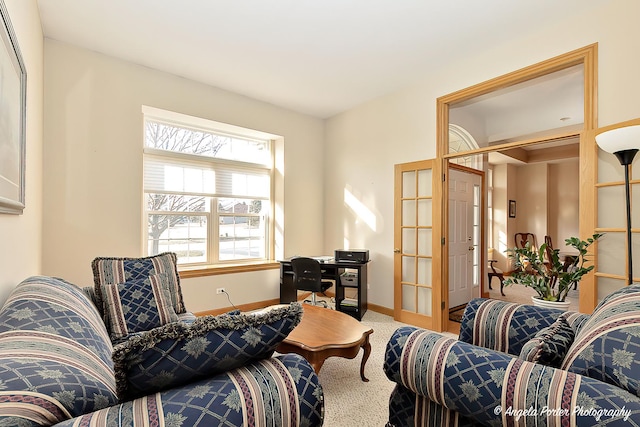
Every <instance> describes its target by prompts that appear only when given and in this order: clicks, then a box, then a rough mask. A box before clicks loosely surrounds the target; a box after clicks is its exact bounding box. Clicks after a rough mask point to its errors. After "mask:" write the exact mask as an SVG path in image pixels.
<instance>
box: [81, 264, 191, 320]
mask: <svg viewBox="0 0 640 427" xmlns="http://www.w3.org/2000/svg"><path fill="white" fill-rule="evenodd" d="M177 265H178V257H177V256H176V254H174V253H172V252H165V253H162V254H159V255H154V256H150V257H145V258H106V257H102V258H96V259H94V260H93V261H92V262H91V268H92V269H93V282H94V285H95V289H96V297H97V299H98V301H97V306H98V308H99V309H100V310H102V309H103V306H104V303H103V302H102V295H101V289H100V288H101V287H102V286H103V285H115V284H119V283H125V282H129V281H131V280H137V279H146V278H147V277H149V276H151V275H154V274H162V273H165V274H166V275H167V286H168V288H169V293H170V294H171V303H172V305H173V309H174V311H175V312H176V314H182V313H184V312H185V311H186V310H185V307H184V302H183V299H182V289H181V288H180V276H179V275H178V266H177ZM102 314H103V316H104V312H103V313H102ZM105 320H106V319H105Z"/></svg>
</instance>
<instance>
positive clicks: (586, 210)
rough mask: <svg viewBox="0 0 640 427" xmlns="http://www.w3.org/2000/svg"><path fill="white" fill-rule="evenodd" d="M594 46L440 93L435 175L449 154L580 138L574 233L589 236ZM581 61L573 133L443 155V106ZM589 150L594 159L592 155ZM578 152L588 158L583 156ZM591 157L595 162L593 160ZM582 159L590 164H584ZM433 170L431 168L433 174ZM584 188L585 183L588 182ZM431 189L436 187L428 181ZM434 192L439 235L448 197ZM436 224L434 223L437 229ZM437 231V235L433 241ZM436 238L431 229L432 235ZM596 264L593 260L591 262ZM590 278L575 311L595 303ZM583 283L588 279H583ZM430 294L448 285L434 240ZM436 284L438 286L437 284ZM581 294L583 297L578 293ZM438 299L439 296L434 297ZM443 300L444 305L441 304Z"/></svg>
mask: <svg viewBox="0 0 640 427" xmlns="http://www.w3.org/2000/svg"><path fill="white" fill-rule="evenodd" d="M597 60H598V44H597V43H594V44H591V45H588V46H585V47H582V48H579V49H576V50H573V51H571V52H568V53H565V54H562V55H558V56H556V57H554V58H551V59H548V60H546V61H542V62H539V63H537V64H533V65H531V66H528V67H524V68H521V69H519V70H516V71H513V72H511V73H507V74H504V75H502V76H499V77H496V78H493V79H490V80H487V81H485V82H482V83H478V84H476V85H473V86H470V87H467V88H465V89H461V90H458V91H456V92H453V93H450V94H448V95H444V96H441V97H439V98H438V99H437V101H436V138H437V142H436V161H435V162H434V164H435V165H439V166H440V170H438V172H439V173H443V172H444V173H445V174H446V169H447V168H446V164H447V163H448V159H449V158H454V157H459V156H461V155H470V154H480V153H488V152H493V151H498V149H507V148H518V147H522V146H525V145H530V144H535V143H538V142H542V141H545V142H547V141H554V140H563V139H567V138H573V137H580V155H581V160H580V174H581V187H580V212H581V215H580V236H582V237H583V238H584V236H585V235H588V236H590V235H591V234H593V231H594V230H595V226H596V218H595V216H596V214H595V210H596V207H597V205H596V198H595V186H594V184H595V179H596V178H595V177H597V175H596V174H597V147H596V146H595V138H593V137H585V132H587V131H589V130H593V129H595V128H596V127H597V118H598V115H597V105H598V103H597V101H598V99H597V93H598V78H597V77H598V75H597V70H598V63H597ZM580 64H582V65H583V67H584V124H583V126H582V129H580V130H574V131H568V132H567V131H565V132H559V133H557V134H554V135H547V136H545V137H543V138H537V139H529V140H525V141H519V142H510V143H504V144H496V145H495V146H489V147H483V148H479V149H476V150H471V151H467V152H460V153H451V154H449V153H448V145H449V134H448V128H449V107H450V106H451V105H454V104H456V103H460V102H464V101H468V100H470V99H473V98H476V97H478V96H481V95H486V94H488V93H491V92H494V91H497V90H500V89H504V88H507V87H510V86H513V85H516V84H518V83H523V82H525V81H528V80H532V79H535V78H538V77H541V76H545V75H547V74H551V73H554V72H556V71H560V70H563V69H566V68H569V67H572V66H575V65H580ZM593 153H595V157H593ZM583 154H584V155H586V156H587V157H588V158H584V157H583ZM594 161H595V165H594V163H593V162H594ZM587 162H588V163H589V164H590V165H589V166H586V165H587ZM435 172H436V168H435V167H434V176H436V174H435ZM588 184H589V185H590V187H589V185H588ZM434 187H436V186H435V185H434ZM439 187H440V188H439V189H438V190H437V191H436V189H435V188H434V197H433V206H434V212H436V213H437V214H439V215H441V217H440V221H439V222H436V215H434V223H433V225H434V230H441V235H447V234H448V223H447V214H446V201H447V200H448V198H449V191H448V187H447V185H443V184H442V183H441V185H440V186H439ZM438 225H440V227H438ZM441 235H438V236H437V238H438V241H439V240H440V237H441ZM433 238H434V240H436V235H435V232H434V236H433ZM436 256H437V257H438V258H440V263H441V265H439V266H437V265H435V261H436V259H435V258H436ZM596 262H597V260H596ZM590 276H591V283H590V284H589V283H587V286H585V287H582V289H585V288H586V289H585V292H580V310H581V311H584V310H588V309H589V307H590V310H588V311H584V312H591V311H592V310H593V308H594V307H595V301H596V300H597V298H596V294H597V289H596V286H595V283H594V281H593V275H590ZM485 279H486V278H485V277H484V275H483V281H482V286H483V288H484V280H485ZM587 282H589V280H587ZM433 283H434V286H433V297H434V300H435V299H436V298H442V300H443V301H446V300H447V299H448V294H449V283H448V256H447V248H446V246H445V247H441V248H438V250H437V251H436V244H435V243H434V269H433ZM438 284H439V286H438ZM583 294H584V296H583ZM438 300H440V299H438ZM447 306H448V303H446V304H445V307H447ZM434 309H437V310H436V311H434V313H433V316H434V325H433V326H434V328H435V329H436V330H438V331H441V330H443V329H446V328H447V325H448V323H449V320H448V313H447V312H446V310H441V309H440V307H435V304H434Z"/></svg>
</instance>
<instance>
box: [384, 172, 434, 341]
mask: <svg viewBox="0 0 640 427" xmlns="http://www.w3.org/2000/svg"><path fill="white" fill-rule="evenodd" d="M437 166H438V164H437V163H436V162H435V161H433V160H423V161H418V162H411V163H403V164H399V165H396V166H395V190H394V191H395V197H394V199H395V207H394V211H395V212H394V222H395V224H394V318H395V319H396V320H398V321H400V322H404V323H409V324H412V325H417V326H421V327H425V328H431V329H439V328H441V317H442V316H441V313H442V307H441V301H442V295H441V287H440V286H436V287H435V289H434V286H433V278H434V277H439V274H440V249H439V245H437V244H435V242H439V241H440V239H441V236H440V234H441V231H440V227H435V228H434V227H433V225H434V224H435V223H438V222H439V221H440V215H439V214H435V215H434V212H436V213H437V212H439V209H440V206H441V203H440V201H439V200H440V199H439V196H440V194H441V190H440V188H439V186H441V182H440V181H438V180H434V176H440V172H439V170H440V168H439V167H437ZM434 182H436V183H437V184H438V185H439V186H438V185H435V186H434Z"/></svg>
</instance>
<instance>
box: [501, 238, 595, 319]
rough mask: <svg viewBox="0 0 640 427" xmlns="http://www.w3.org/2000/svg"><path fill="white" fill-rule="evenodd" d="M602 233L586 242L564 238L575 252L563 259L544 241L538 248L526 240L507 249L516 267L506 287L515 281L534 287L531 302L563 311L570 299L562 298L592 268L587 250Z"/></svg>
mask: <svg viewBox="0 0 640 427" xmlns="http://www.w3.org/2000/svg"><path fill="white" fill-rule="evenodd" d="M602 236H603V234H601V233H596V234H594V235H593V236H592V237H590V238H588V239H587V240H586V241H584V240H580V239H579V238H577V237H570V238H568V239H566V240H565V243H566V245H567V246H568V247H571V248H573V249H575V250H576V251H577V255H570V256H567V257H565V259H564V260H563V261H561V260H560V250H559V249H553V248H550V247H548V246H547V244H546V243H545V244H543V245H542V246H540V248H539V249H536V248H534V247H532V246H531V245H530V244H529V243H527V244H526V245H525V247H524V248H511V249H507V253H508V254H509V258H510V259H512V260H513V261H514V262H515V269H516V270H515V272H514V273H512V274H511V276H510V277H509V278H507V279H506V280H505V281H504V284H505V285H506V286H508V285H512V284H514V283H517V284H520V285H523V286H527V287H529V288H532V289H533V290H535V291H536V293H537V294H538V295H537V296H534V297H532V301H533V304H534V305H539V306H545V307H549V306H555V308H561V309H565V310H566V309H567V308H568V307H569V302H568V301H565V298H566V297H567V294H568V293H569V289H570V288H571V286H573V285H574V284H575V283H578V282H579V281H580V279H582V276H584V275H585V274H587V273H589V272H590V271H591V270H593V268H594V266H593V265H589V266H587V262H588V261H589V260H588V258H587V250H588V248H589V246H591V245H592V244H593V243H594V242H595V241H596V240H598V239H599V238H600V237H602ZM549 303H551V304H549ZM554 303H557V304H554ZM560 303H564V304H560ZM558 305H559V306H558Z"/></svg>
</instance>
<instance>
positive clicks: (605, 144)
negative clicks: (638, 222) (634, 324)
mask: <svg viewBox="0 0 640 427" xmlns="http://www.w3.org/2000/svg"><path fill="white" fill-rule="evenodd" d="M634 122H638V121H637V120H634V121H630V122H628V123H629V124H628V125H626V126H624V125H623V126H620V125H617V126H615V127H613V128H612V129H609V130H607V131H604V132H601V133H599V134H597V135H596V143H597V144H598V146H599V147H600V148H601V149H603V150H604V151H606V152H607V153H611V154H613V155H615V156H616V157H617V158H618V161H619V162H620V164H621V165H622V166H624V187H625V195H626V202H627V269H628V272H629V278H628V284H629V285H633V256H632V253H631V250H632V246H633V244H632V239H631V238H632V234H631V188H630V184H629V166H630V165H631V163H632V162H633V158H634V157H635V156H636V153H637V152H638V149H640V124H632V123H634Z"/></svg>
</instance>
